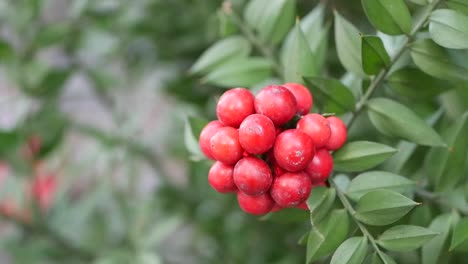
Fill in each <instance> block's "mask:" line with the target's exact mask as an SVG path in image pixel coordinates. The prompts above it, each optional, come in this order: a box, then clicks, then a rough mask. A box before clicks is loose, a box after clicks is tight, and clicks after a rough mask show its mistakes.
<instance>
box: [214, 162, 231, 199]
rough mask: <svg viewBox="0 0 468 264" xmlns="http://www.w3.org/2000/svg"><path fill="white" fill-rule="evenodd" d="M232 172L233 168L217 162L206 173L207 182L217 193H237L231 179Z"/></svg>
mask: <svg viewBox="0 0 468 264" xmlns="http://www.w3.org/2000/svg"><path fill="white" fill-rule="evenodd" d="M233 172H234V166H231V165H226V164H224V163H221V162H219V161H217V162H215V163H214V164H213V165H212V166H211V168H210V171H209V172H208V182H209V183H210V185H211V187H213V189H215V190H216V191H217V192H220V193H229V192H237V187H236V185H235V184H234V178H233V177H232V174H233Z"/></svg>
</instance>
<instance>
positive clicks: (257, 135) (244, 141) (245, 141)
mask: <svg viewBox="0 0 468 264" xmlns="http://www.w3.org/2000/svg"><path fill="white" fill-rule="evenodd" d="M275 138H276V129H275V125H274V124H273V122H272V121H271V120H270V119H269V118H268V117H266V116H264V115H260V114H253V115H250V116H248V117H246V118H245V119H244V121H242V123H241V125H240V127H239V142H240V144H241V146H242V147H243V148H244V149H245V150H246V151H247V152H249V153H252V154H263V153H265V152H267V151H268V150H269V149H270V148H271V147H272V146H273V144H274V143H275Z"/></svg>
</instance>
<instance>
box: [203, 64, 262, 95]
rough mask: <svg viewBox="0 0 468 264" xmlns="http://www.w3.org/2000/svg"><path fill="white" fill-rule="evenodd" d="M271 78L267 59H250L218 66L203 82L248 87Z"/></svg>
mask: <svg viewBox="0 0 468 264" xmlns="http://www.w3.org/2000/svg"><path fill="white" fill-rule="evenodd" d="M269 77H271V64H270V62H269V61H268V60H267V59H264V58H259V57H252V58H244V59H236V60H234V61H230V62H228V63H225V64H222V65H220V66H219V67H218V68H217V69H216V70H213V71H212V72H210V73H209V74H208V75H206V76H205V78H203V79H202V81H203V82H206V83H212V84H215V85H219V86H223V87H228V88H230V87H250V86H252V85H255V84H256V83H258V82H261V81H263V80H265V79H267V78H269Z"/></svg>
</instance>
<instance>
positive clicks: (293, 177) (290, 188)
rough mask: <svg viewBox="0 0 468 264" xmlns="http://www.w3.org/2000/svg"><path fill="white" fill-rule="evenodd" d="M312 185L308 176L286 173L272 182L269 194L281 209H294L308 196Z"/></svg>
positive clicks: (298, 173) (299, 173)
mask: <svg viewBox="0 0 468 264" xmlns="http://www.w3.org/2000/svg"><path fill="white" fill-rule="evenodd" d="M311 189H312V183H311V182H310V179H309V176H308V175H307V174H306V173H304V172H302V171H300V172H287V173H285V174H283V175H281V176H278V177H276V178H275V180H274V181H273V185H272V186H271V190H270V194H271V197H272V198H273V200H274V201H275V202H276V203H277V204H278V205H279V206H281V207H296V206H298V205H300V204H301V203H303V202H304V201H305V200H307V198H308V197H309V195H310V190H311Z"/></svg>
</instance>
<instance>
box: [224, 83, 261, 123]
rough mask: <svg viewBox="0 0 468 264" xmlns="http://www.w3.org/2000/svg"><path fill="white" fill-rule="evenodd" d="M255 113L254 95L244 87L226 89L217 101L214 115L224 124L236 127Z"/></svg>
mask: <svg viewBox="0 0 468 264" xmlns="http://www.w3.org/2000/svg"><path fill="white" fill-rule="evenodd" d="M253 113H255V108H254V96H253V94H252V93H251V92H250V91H249V90H247V89H245V88H234V89H230V90H228V91H226V92H225V93H224V94H223V95H222V96H221V97H220V98H219V101H218V105H217V106H216V115H217V116H218V119H219V121H221V123H223V124H224V125H226V126H232V127H235V128H238V127H239V125H240V124H241V123H242V121H243V120H244V119H245V118H246V117H247V116H249V115H251V114H253Z"/></svg>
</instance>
